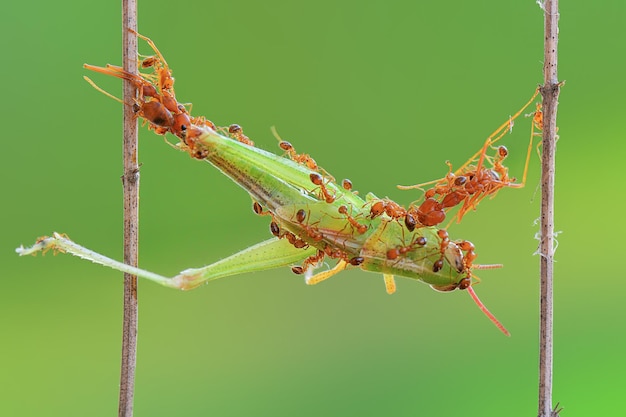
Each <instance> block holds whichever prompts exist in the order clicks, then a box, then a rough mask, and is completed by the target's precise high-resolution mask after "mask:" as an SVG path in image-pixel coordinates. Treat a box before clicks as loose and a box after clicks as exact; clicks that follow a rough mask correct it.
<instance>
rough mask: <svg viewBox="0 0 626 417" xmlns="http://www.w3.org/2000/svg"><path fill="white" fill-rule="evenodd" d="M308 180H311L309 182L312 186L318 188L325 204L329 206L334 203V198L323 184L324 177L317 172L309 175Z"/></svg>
mask: <svg viewBox="0 0 626 417" xmlns="http://www.w3.org/2000/svg"><path fill="white" fill-rule="evenodd" d="M309 178H311V182H312V183H313V184H315V185H317V186H319V187H320V192H321V195H322V196H323V198H324V200H326V202H327V203H328V204H330V203H332V202H334V201H335V196H334V195H332V194H331V193H330V192H329V191H328V189H327V188H326V185H325V184H324V177H322V176H321V175H320V174H318V173H317V172H311V174H310V175H309Z"/></svg>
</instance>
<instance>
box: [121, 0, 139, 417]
mask: <svg viewBox="0 0 626 417" xmlns="http://www.w3.org/2000/svg"><path fill="white" fill-rule="evenodd" d="M129 29H132V30H133V31H135V32H136V31H137V2H136V0H122V62H123V67H124V70H125V71H127V72H130V73H133V74H134V73H136V72H137V35H136V34H135V32H131V31H130V30H129ZM123 88H124V89H123V97H124V102H125V103H132V102H133V100H135V98H136V95H137V91H136V87H135V86H134V85H133V84H132V83H131V82H130V81H127V80H125V81H124V87H123ZM123 108H124V110H123V111H124V145H123V147H124V150H123V163H124V168H123V169H124V174H123V175H122V184H123V189H124V190H123V193H124V263H125V264H127V265H132V266H137V263H138V249H139V246H138V245H139V165H138V163H137V159H138V158H137V152H138V149H137V148H138V141H137V138H138V129H137V128H138V126H137V118H136V117H135V115H134V114H133V110H132V107H131V106H123ZM137 318H138V310H137V277H136V276H135V275H131V274H127V273H126V274H124V319H123V320H124V322H123V330H122V363H121V375H120V396H119V408H118V416H119V417H132V415H133V398H134V391H135V368H136V364H137Z"/></svg>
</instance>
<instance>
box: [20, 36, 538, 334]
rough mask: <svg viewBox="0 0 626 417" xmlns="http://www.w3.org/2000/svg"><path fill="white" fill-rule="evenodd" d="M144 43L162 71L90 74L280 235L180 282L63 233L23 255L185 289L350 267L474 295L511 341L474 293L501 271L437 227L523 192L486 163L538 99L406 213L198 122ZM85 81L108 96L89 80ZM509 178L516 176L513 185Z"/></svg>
mask: <svg viewBox="0 0 626 417" xmlns="http://www.w3.org/2000/svg"><path fill="white" fill-rule="evenodd" d="M139 36H140V37H141V38H142V39H145V40H146V41H147V42H148V43H149V44H150V46H151V47H152V48H153V50H154V51H155V53H156V55H155V56H152V57H148V58H146V59H144V60H143V61H142V67H144V68H147V67H152V68H153V71H154V72H152V73H142V74H138V75H137V74H130V73H127V72H125V71H123V70H122V69H121V68H120V67H116V66H112V65H107V66H106V67H94V66H91V65H85V67H86V68H87V69H90V70H94V71H97V72H101V73H104V74H107V75H113V76H115V77H119V78H123V79H126V80H129V81H131V82H133V83H134V84H135V85H136V86H137V88H138V91H139V93H138V99H137V100H136V102H135V103H124V104H125V105H131V106H133V107H134V109H135V111H136V113H137V115H138V116H139V117H141V118H143V119H144V120H145V121H146V122H148V124H149V128H150V129H152V130H154V131H155V132H156V133H157V134H163V135H164V134H166V133H171V134H174V135H175V136H177V137H178V138H179V139H180V142H179V143H178V144H176V145H174V146H175V147H177V148H178V149H180V150H182V151H185V152H187V153H189V155H190V156H191V157H192V158H194V159H199V160H204V161H207V162H209V163H210V164H212V165H213V166H215V167H216V168H217V169H219V170H220V171H221V172H223V173H224V174H225V175H227V176H228V177H230V178H231V179H232V180H233V181H234V182H235V183H237V184H238V185H239V186H241V187H242V188H243V189H245V190H246V191H247V192H248V193H249V194H250V195H251V197H252V199H253V200H254V205H253V208H254V211H255V212H256V213H257V214H259V215H268V216H271V223H270V230H271V232H272V234H273V235H274V237H273V238H271V239H269V240H266V241H264V242H261V243H258V244H256V245H254V246H251V247H249V248H247V249H244V250H243V251H241V252H238V253H236V254H234V255H232V256H230V257H228V258H225V259H222V260H220V261H218V262H215V263H213V264H211V265H208V266H205V267H203V268H197V269H187V270H184V271H182V272H181V273H179V274H178V275H176V276H174V277H171V278H168V277H163V276H160V275H158V274H154V273H152V272H149V271H145V270H142V269H139V268H135V267H132V266H129V265H126V264H123V263H121V262H117V261H115V260H113V259H110V258H107V257H105V256H103V255H100V254H98V253H95V252H93V251H91V250H89V249H87V248H84V247H82V246H80V245H78V244H76V243H74V242H73V241H71V240H70V239H69V238H68V237H67V236H65V235H62V234H58V233H54V234H53V235H52V236H51V237H43V238H40V239H39V240H37V242H36V243H35V244H34V245H33V246H32V247H29V248H24V247H20V248H18V249H16V251H17V252H18V253H19V254H20V255H28V254H35V253H37V252H39V251H42V252H44V253H45V252H46V251H47V250H50V249H52V250H54V251H59V252H68V253H70V254H73V255H75V256H78V257H81V258H84V259H87V260H91V261H92V262H95V263H99V264H102V265H105V266H108V267H111V268H114V269H116V270H119V271H123V272H127V273H130V274H134V275H137V276H139V277H143V278H146V279H149V280H151V281H154V282H156V283H158V284H161V285H164V286H167V287H172V288H178V289H181V290H188V289H193V288H196V287H198V286H200V285H201V284H204V283H207V282H209V281H212V280H215V279H218V278H222V277H226V276H230V275H235V274H241V273H246V272H253V271H262V270H267V269H271V268H277V267H284V266H290V267H291V268H292V271H293V272H295V273H297V274H304V276H305V281H306V283H307V284H310V285H312V284H317V283H319V282H321V281H323V280H325V279H328V278H330V277H332V276H333V275H335V274H337V273H339V272H341V271H343V270H345V269H346V268H354V267H358V268H361V269H363V270H365V271H370V272H379V273H381V274H383V277H384V281H385V285H386V289H387V292H388V293H393V292H394V291H395V281H394V276H402V277H405V278H412V279H415V280H418V281H422V282H424V283H426V284H429V285H430V286H431V287H432V288H433V289H435V290H438V291H444V292H448V291H453V290H455V289H457V288H458V289H461V290H467V291H468V292H469V293H470V295H471V296H472V298H473V299H474V301H475V302H476V304H477V305H478V306H479V308H480V309H481V310H482V311H483V312H484V313H485V314H486V315H487V317H488V318H489V319H490V320H491V321H492V322H493V323H494V324H495V325H496V326H497V327H498V328H499V329H500V330H501V331H502V332H503V333H505V334H506V335H509V333H508V331H507V330H506V329H505V328H504V326H503V325H502V324H501V323H500V322H499V321H498V320H497V319H496V318H495V317H494V316H493V315H492V314H491V313H490V312H489V311H488V310H487V308H486V307H485V306H484V305H483V304H482V302H480V300H479V299H478V297H477V296H476V294H475V292H474V290H473V288H472V283H473V281H472V279H473V278H474V279H475V280H476V277H474V276H473V274H472V271H473V270H474V269H478V268H493V267H500V265H474V264H473V261H474V259H475V257H476V254H475V252H474V246H473V245H472V244H471V243H470V242H468V241H452V240H450V238H449V237H448V233H447V231H445V230H444V229H439V228H437V227H436V224H439V223H440V222H441V220H443V218H441V215H440V213H444V211H447V210H449V209H450V208H452V207H454V206H455V205H459V204H461V203H462V204H463V207H465V206H468V207H470V208H475V205H476V204H477V202H478V200H480V198H483V197H484V196H486V195H490V194H493V193H495V192H497V191H498V189H500V188H502V187H504V186H507V187H515V186H519V185H520V184H516V183H514V180H511V179H508V177H506V169H505V168H504V167H503V165H502V164H501V160H502V159H503V156H502V151H501V150H499V152H500V156H498V155H496V156H495V157H488V156H486V152H485V151H486V150H487V149H488V147H489V145H491V144H492V143H494V142H496V141H497V140H498V139H499V138H500V137H501V136H502V135H503V134H504V133H505V132H506V128H507V127H511V126H512V119H513V118H515V117H517V116H519V114H521V112H522V111H523V110H524V109H525V108H526V107H527V106H528V105H529V104H530V103H531V102H532V101H533V100H534V98H535V96H533V98H532V99H531V100H530V101H529V102H528V103H527V104H526V106H524V108H523V109H522V110H520V111H519V112H518V113H517V114H516V115H515V116H513V117H512V119H511V120H510V121H508V122H507V123H505V124H504V125H503V126H501V128H500V129H499V130H498V131H496V134H494V135H492V136H490V138H489V139H488V140H487V142H486V143H485V146H484V147H483V152H481V153H477V155H475V156H474V157H473V159H472V160H470V161H474V160H475V161H476V164H474V162H471V163H468V164H465V165H464V166H463V167H461V169H459V170H457V171H455V172H454V173H452V169H451V170H450V171H451V172H450V173H449V174H448V176H446V177H445V178H444V179H442V180H440V181H438V182H434V183H435V186H434V187H433V188H432V189H431V190H429V191H430V192H428V191H427V192H426V193H425V194H427V195H428V197H425V199H424V202H423V203H422V204H421V205H420V206H416V205H412V206H410V207H409V208H408V209H405V208H404V207H402V206H400V205H399V204H397V203H395V202H393V201H391V200H389V199H380V198H377V197H376V196H374V195H372V194H368V195H367V196H366V198H365V199H363V198H361V197H360V196H359V195H358V194H357V193H355V192H353V191H352V190H351V184H350V183H349V181H346V180H344V182H343V183H342V185H338V184H337V183H336V182H335V180H334V178H332V176H330V175H329V174H328V173H326V171H324V170H322V169H321V168H319V167H318V166H317V164H316V163H315V161H314V160H313V159H312V158H311V157H309V156H308V155H299V154H297V153H296V152H295V150H294V148H293V146H292V145H291V144H290V143H288V142H285V141H281V142H280V147H281V148H282V149H283V150H285V151H286V152H287V156H288V157H285V156H279V155H275V154H273V153H270V152H267V151H265V150H262V149H259V148H256V147H254V146H253V143H252V141H251V140H250V139H249V138H248V137H247V136H245V135H244V134H243V130H242V129H241V127H240V126H238V125H231V126H230V127H229V128H217V127H216V126H215V125H214V124H213V123H212V122H210V121H208V120H207V119H205V118H204V117H193V116H191V114H190V113H189V111H188V110H187V108H186V107H185V106H184V105H182V104H180V103H178V101H177V100H176V97H175V94H174V88H173V80H174V79H173V78H172V77H171V71H170V69H169V67H168V65H167V63H166V61H165V59H164V58H163V56H162V55H161V53H160V52H159V51H158V49H157V48H156V46H155V45H154V43H153V42H152V41H151V40H150V39H148V38H145V37H143V36H141V35H139ZM85 79H86V80H87V81H88V82H90V84H92V86H94V87H95V88H96V89H98V90H99V91H102V92H104V91H103V90H101V89H100V88H99V87H97V86H96V85H95V84H94V83H93V82H92V81H91V80H89V79H88V78H87V77H85ZM104 93H105V94H107V95H109V94H108V93H106V92H104ZM535 95H536V94H535ZM109 96H110V95H109ZM116 100H118V101H120V100H119V99H116ZM536 117H537V116H536ZM497 135H499V136H497ZM531 139H532V138H531ZM477 157H479V158H478V159H476V158H477ZM485 162H489V163H490V164H491V165H492V166H493V169H486V168H483V165H484V163H485ZM483 170H486V171H488V174H487V177H488V178H487V177H485V178H487V182H486V183H485V184H487V185H489V186H490V187H483V188H484V190H483V191H481V192H482V193H483V194H484V195H482V196H480V194H479V198H477V197H476V192H473V193H469V192H468V191H467V190H469V188H466V187H465V184H469V183H471V181H474V182H476V181H477V180H476V178H479V177H480V175H479V174H480V173H481V172H482V171H483ZM503 177H506V178H505V179H504V180H503ZM459 178H464V180H463V181H460V180H459ZM460 183H462V184H460ZM481 184H482V183H481ZM521 185H523V184H521ZM464 187H465V188H464ZM424 207H426V208H424ZM444 217H445V213H444ZM325 258H331V259H336V260H337V263H336V265H335V266H334V267H332V268H331V269H329V270H326V271H322V272H318V273H317V274H313V270H314V268H316V267H317V266H319V265H321V264H322V261H323V260H324V259H325Z"/></svg>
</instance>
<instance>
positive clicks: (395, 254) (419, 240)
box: [387, 235, 436, 272]
mask: <svg viewBox="0 0 626 417" xmlns="http://www.w3.org/2000/svg"><path fill="white" fill-rule="evenodd" d="M426 243H427V240H426V238H425V237H424V236H419V235H416V236H415V237H414V238H413V240H411V242H410V243H409V244H408V245H406V246H397V247H395V248H391V249H389V250H387V259H389V260H394V259H398V258H399V257H400V256H402V255H405V254H406V253H407V252H410V251H412V250H413V249H415V246H419V247H423V246H424V245H426ZM435 272H436V271H435Z"/></svg>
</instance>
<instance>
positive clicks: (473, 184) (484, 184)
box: [398, 90, 543, 226]
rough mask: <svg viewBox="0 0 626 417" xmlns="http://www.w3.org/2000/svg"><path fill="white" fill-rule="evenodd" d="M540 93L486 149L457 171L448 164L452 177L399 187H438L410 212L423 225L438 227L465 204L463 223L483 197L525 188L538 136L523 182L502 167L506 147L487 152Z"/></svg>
mask: <svg viewBox="0 0 626 417" xmlns="http://www.w3.org/2000/svg"><path fill="white" fill-rule="evenodd" d="M538 93H539V90H536V91H535V94H533V96H532V97H531V99H530V100H529V101H528V102H527V103H526V104H525V105H524V106H523V107H522V108H521V109H520V110H519V111H518V112H517V113H515V114H514V115H513V116H511V117H510V118H509V120H508V121H507V122H505V123H504V124H502V125H501V126H500V127H499V128H498V129H496V130H495V131H494V132H493V133H492V134H491V135H490V136H489V137H488V138H487V140H486V141H485V143H484V145H483V146H482V148H481V149H480V150H479V151H478V152H476V153H475V154H474V155H473V156H472V157H471V158H470V159H469V160H468V161H467V162H466V163H465V164H463V165H462V166H461V167H460V168H458V169H457V170H456V171H454V172H452V165H451V164H450V163H449V162H448V163H447V164H448V166H449V168H450V169H449V172H448V175H446V176H445V177H444V178H442V179H441V180H437V181H432V182H428V183H423V184H418V185H414V186H408V187H406V186H398V188H400V189H411V188H420V187H423V186H425V185H429V184H435V185H434V187H432V188H430V189H428V190H426V191H425V192H424V201H423V202H422V203H421V204H420V206H419V207H411V208H410V209H409V212H410V213H411V214H414V215H415V216H416V217H417V220H418V221H419V222H420V223H421V224H423V225H425V226H435V225H437V224H439V223H441V222H443V221H444V219H445V211H447V210H448V209H450V208H452V207H455V206H457V205H459V204H462V206H461V208H460V209H459V212H458V213H457V216H456V217H457V221H458V222H460V221H461V219H462V218H463V216H464V215H465V214H466V213H467V212H468V211H469V210H470V209H475V208H476V206H477V205H478V203H479V202H480V201H481V200H482V199H483V198H485V197H487V196H489V195H491V196H493V195H495V194H496V193H497V192H498V191H499V190H500V189H501V188H503V187H511V188H521V187H523V186H524V184H525V183H526V174H527V172H528V162H529V159H530V153H531V152H530V151H531V149H532V139H533V136H534V133H533V135H531V141H530V144H529V147H528V153H527V156H526V164H525V166H524V174H523V177H522V181H521V182H520V183H515V178H511V177H509V175H508V169H507V168H506V167H505V166H504V165H503V164H502V161H503V160H504V159H505V158H506V157H507V155H508V150H507V149H506V147H504V146H499V147H498V148H497V152H496V155H495V157H490V156H488V155H487V150H488V149H489V148H490V147H492V145H493V144H494V143H496V142H497V141H499V140H500V139H501V138H502V137H503V136H504V135H505V134H506V133H507V132H508V131H510V130H511V129H512V127H513V121H514V120H515V119H516V118H517V117H519V115H520V114H521V113H522V112H523V111H524V110H525V109H526V108H527V107H528V106H529V105H530V104H531V103H532V102H533V101H534V99H535V97H537V94H538ZM540 109H541V105H540V104H538V105H537V111H536V112H535V113H533V125H532V128H533V132H534V128H535V127H536V128H540V126H542V124H543V121H542V119H543V118H542V114H541V110H540ZM485 161H487V162H488V163H489V164H490V165H491V168H488V167H486V166H485V165H486V164H485ZM474 163H475V165H473V164H474Z"/></svg>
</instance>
